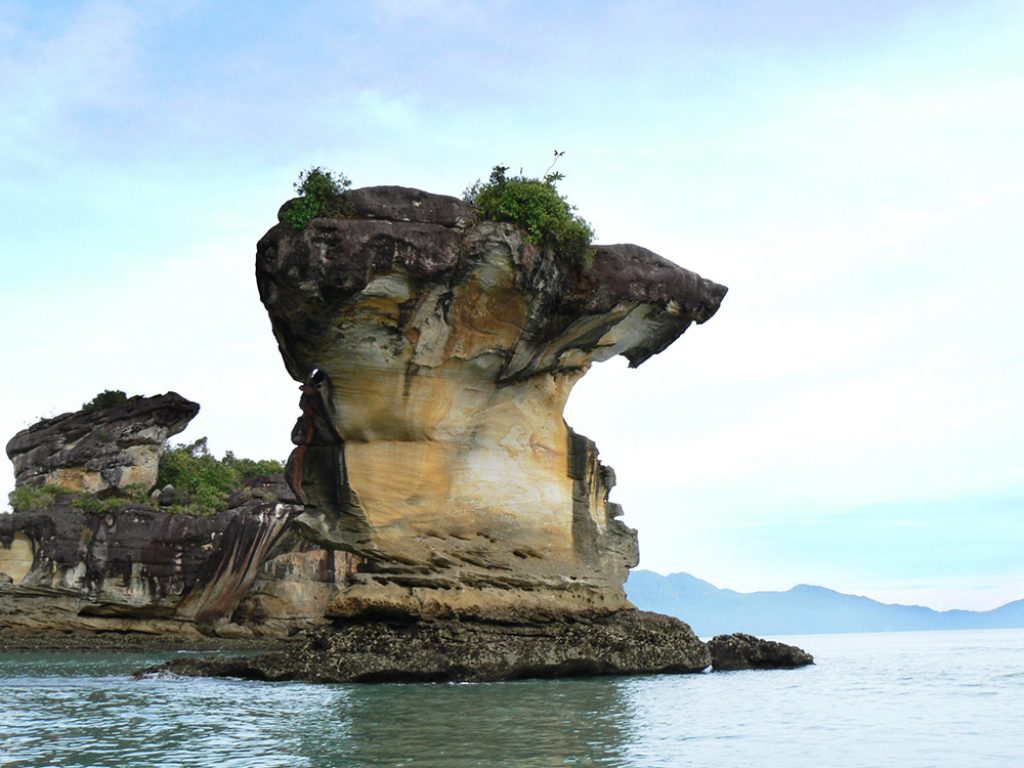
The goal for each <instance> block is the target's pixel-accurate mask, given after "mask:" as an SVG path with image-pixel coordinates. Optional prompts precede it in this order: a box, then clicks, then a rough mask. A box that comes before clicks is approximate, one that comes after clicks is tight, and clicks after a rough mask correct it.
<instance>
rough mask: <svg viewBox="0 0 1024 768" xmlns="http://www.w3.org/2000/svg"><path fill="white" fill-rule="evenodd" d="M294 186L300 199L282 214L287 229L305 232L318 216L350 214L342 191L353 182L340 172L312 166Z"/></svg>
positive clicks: (295, 200) (301, 174)
mask: <svg viewBox="0 0 1024 768" xmlns="http://www.w3.org/2000/svg"><path fill="white" fill-rule="evenodd" d="M293 186H294V187H295V191H296V192H298V193H299V196H298V197H297V198H295V199H294V200H292V201H291V202H290V203H289V204H288V205H287V206H286V207H285V208H284V210H283V211H282V212H281V221H283V222H284V223H285V224H287V225H288V226H290V227H294V228H295V229H305V227H306V226H307V225H308V224H309V222H311V221H312V220H313V219H315V218H316V217H317V216H330V215H347V214H348V213H349V205H348V201H347V200H346V199H345V191H346V190H347V189H348V188H349V187H351V186H352V182H351V181H349V179H348V177H347V176H345V174H343V173H335V172H334V171H329V170H327V169H325V168H321V167H320V166H314V167H312V168H309V169H307V170H305V171H302V172H301V173H300V174H299V180H298V181H297V182H295V184H294V185H293Z"/></svg>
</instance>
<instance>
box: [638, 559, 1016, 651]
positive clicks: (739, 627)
mask: <svg viewBox="0 0 1024 768" xmlns="http://www.w3.org/2000/svg"><path fill="white" fill-rule="evenodd" d="M626 592H627V594H628V595H629V599H630V600H631V601H632V602H633V604H634V605H636V606H637V607H638V608H641V609H643V610H645V611H657V612H658V613H667V614H668V615H670V616H678V617H679V618H681V619H682V620H683V621H685V622H687V623H688V624H689V625H690V626H691V627H693V630H694V632H696V633H697V634H698V635H700V636H701V637H710V636H712V635H718V634H725V633H729V632H749V633H750V634H754V635H799V634H817V633H830V632H898V631H904V630H916V629H993V628H1005V627H1024V600H1016V601H1014V602H1012V603H1007V604H1006V605H1004V606H1002V607H1000V608H996V609H994V610H991V611H935V610H932V609H931V608H925V607H923V606H920V605H889V604H887V603H879V602H877V601H876V600H871V599H869V598H867V597H857V596H855V595H844V594H843V593H841V592H835V591H833V590H831V589H825V588H824V587H812V586H808V585H806V584H800V585H799V586H796V587H793V588H792V589H790V590H788V591H786V592H750V593H745V592H734V591H733V590H731V589H719V588H718V587H716V586H714V585H713V584H709V583H708V582H706V581H701V580H700V579H698V578H696V577H694V576H691V575H690V574H688V573H674V574H672V575H671V576H662V575H661V574H659V573H654V572H652V571H633V572H632V573H631V574H630V577H629V581H627V582H626Z"/></svg>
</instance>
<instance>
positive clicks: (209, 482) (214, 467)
mask: <svg viewBox="0 0 1024 768" xmlns="http://www.w3.org/2000/svg"><path fill="white" fill-rule="evenodd" d="M282 472H284V465H283V464H282V463H281V462H279V461H274V460H273V459H263V460H260V461H254V460H253V459H240V458H237V457H236V456H235V454H233V453H232V452H231V451H228V452H227V453H225V454H224V458H222V459H218V458H216V457H215V456H213V454H211V453H210V451H209V449H208V448H207V445H206V438H205V437H201V438H199V439H198V440H196V441H195V442H194V443H188V444H185V443H181V444H178V445H176V446H174V447H173V448H170V447H168V448H166V449H165V450H164V452H163V454H162V455H161V456H160V469H159V471H158V472H157V477H156V484H157V488H164V487H166V486H168V485H172V486H174V489H175V491H178V492H184V495H185V497H187V499H188V500H187V502H186V504H185V506H186V507H188V508H194V509H196V510H197V511H207V512H219V511H220V510H222V509H227V506H228V501H227V499H228V496H229V495H230V494H231V493H233V492H234V491H237V490H239V489H241V488H242V487H243V486H244V485H245V481H246V480H251V479H253V478H255V477H259V476H260V475H273V474H280V473H282ZM185 511H187V510H185Z"/></svg>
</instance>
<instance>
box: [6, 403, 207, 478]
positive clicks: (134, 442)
mask: <svg viewBox="0 0 1024 768" xmlns="http://www.w3.org/2000/svg"><path fill="white" fill-rule="evenodd" d="M198 412H199V405H198V403H193V402H192V401H191V400H186V399H185V398H183V397H182V396H181V395H179V394H178V393H176V392H168V393H167V394H165V395H156V396H155V397H132V398H128V399H127V401H126V402H124V403H121V404H118V405H114V406H111V407H108V408H99V409H94V410H90V409H83V410H81V411H76V412H75V413H65V414H62V415H60V416H56V417H54V418H52V419H44V420H43V421H40V422H38V423H36V424H33V425H32V426H31V427H28V428H27V429H23V430H22V431H21V432H19V433H18V434H16V435H15V436H14V437H12V438H11V440H10V441H9V442H8V443H7V456H8V457H9V458H10V460H11V462H12V463H13V464H14V478H15V484H16V485H17V486H19V487H20V486H27V487H31V488H38V487H41V486H43V485H46V484H51V485H60V486H63V487H65V488H68V489H70V490H74V491H85V492H89V493H96V492H101V491H106V490H108V489H111V488H114V489H123V488H126V487H127V486H132V485H135V486H143V487H144V488H146V489H149V488H152V487H153V485H154V484H155V483H156V475H157V469H158V466H159V460H160V451H161V449H162V448H163V446H164V444H165V443H166V442H167V438H168V437H170V436H171V435H176V434H178V433H179V432H181V431H182V430H183V429H185V427H186V426H187V425H188V423H189V422H190V421H191V420H192V419H193V418H194V417H195V415H196V414H197V413H198Z"/></svg>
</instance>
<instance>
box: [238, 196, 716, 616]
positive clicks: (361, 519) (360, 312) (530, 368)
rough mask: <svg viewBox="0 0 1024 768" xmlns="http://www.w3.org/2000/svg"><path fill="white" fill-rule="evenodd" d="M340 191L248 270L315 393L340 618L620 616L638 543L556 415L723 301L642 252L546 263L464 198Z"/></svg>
mask: <svg viewBox="0 0 1024 768" xmlns="http://www.w3.org/2000/svg"><path fill="white" fill-rule="evenodd" d="M349 197H350V202H351V203H352V205H353V208H354V210H355V211H356V215H355V217H353V218H320V219H314V220H313V222H312V223H311V224H310V225H309V227H307V228H306V229H303V230H295V229H293V228H291V227H289V226H286V225H278V226H276V227H274V228H273V229H271V230H270V231H269V232H268V233H267V234H266V235H265V236H264V237H263V239H262V240H260V242H259V245H258V247H257V263H256V274H257V282H258V285H259V290H260V297H261V298H262V300H263V303H264V305H265V306H266V308H267V311H268V313H269V314H270V318H271V322H272V325H273V329H274V333H275V335H276V337H277V340H278V343H279V346H280V349H281V354H282V356H283V358H284V362H285V365H286V367H287V369H288V371H289V373H290V374H291V375H292V377H293V378H294V379H295V380H296V381H299V382H301V383H302V387H301V388H302V396H301V400H300V405H301V409H302V414H303V415H302V417H301V418H300V420H299V422H298V424H297V425H296V428H295V430H294V433H293V441H294V442H295V443H296V446H297V447H296V450H295V451H294V452H293V454H292V458H291V460H290V463H289V474H290V480H291V482H292V484H293V488H294V489H295V491H296V493H297V495H298V496H299V498H300V500H301V501H302V503H303V504H304V506H305V509H304V512H303V513H302V514H301V515H300V516H299V517H298V518H297V523H298V524H299V525H300V526H302V528H303V529H304V530H305V532H306V533H307V535H309V536H310V537H311V538H312V539H313V540H315V541H317V542H318V543H320V544H321V545H322V546H325V547H327V548H330V549H336V550H341V551H344V552H347V553H349V554H350V555H351V556H352V561H351V562H352V572H351V573H350V574H349V576H348V578H347V580H346V584H345V586H344V588H343V589H342V590H341V592H340V594H339V595H338V598H337V599H336V600H335V602H334V605H333V606H332V609H331V614H332V616H334V617H336V618H346V617H349V618H350V617H357V616H367V615H374V614H383V615H395V614H402V615H406V616H414V617H420V618H423V617H426V618H437V617H461V618H474V619H498V620H501V621H505V622H508V621H513V622H515V621H523V622H529V621H533V620H535V619H538V618H551V617H555V616H562V615H566V614H569V615H573V614H580V615H601V614H608V613H612V612H614V611H618V610H620V609H623V608H625V607H627V606H628V603H627V601H626V598H625V594H624V592H623V589H622V584H623V581H624V580H625V577H626V574H627V570H628V569H629V568H630V567H632V566H634V565H635V564H636V562H637V548H636V534H635V531H633V530H631V529H630V528H628V527H626V526H625V525H624V524H623V523H622V522H621V521H620V520H619V516H620V514H621V510H620V509H619V507H618V505H616V504H613V503H610V502H609V501H608V492H609V490H610V488H611V487H612V485H613V484H614V474H613V473H612V471H611V470H610V469H608V468H607V467H605V466H603V465H602V464H601V463H600V461H599V459H598V454H597V450H596V448H595V446H594V444H593V443H592V442H590V441H589V440H587V439H586V438H585V437H582V436H580V435H577V434H575V433H574V432H573V431H572V430H571V429H569V427H568V426H567V425H566V424H565V422H564V421H563V419H562V410H563V408H564V406H565V403H566V399H567V398H568V396H569V393H570V391H571V389H572V387H573V385H574V384H575V383H576V382H577V381H578V380H579V379H580V377H581V376H583V375H584V374H585V373H586V372H587V370H588V369H589V367H590V365H591V364H592V363H594V362H596V361H601V360H606V359H608V358H610V357H612V356H614V355H618V354H621V355H624V356H626V357H627V358H628V359H629V361H630V364H631V365H633V366H635V365H639V364H640V363H642V362H643V361H644V360H646V359H647V358H648V357H650V356H651V355H653V354H656V353H658V352H660V351H661V350H663V349H664V348H665V347H667V346H668V345H669V344H670V343H672V341H674V340H675V339H676V338H677V337H678V336H679V335H680V334H681V333H682V332H683V331H684V330H685V329H686V328H687V327H689V326H690V325H691V324H692V323H695V322H696V323H702V322H704V321H706V320H707V319H708V318H710V317H711V316H712V315H713V314H714V313H715V311H716V310H717V308H718V305H719V303H720V301H721V299H722V297H723V296H724V294H725V290H726V289H725V288H723V287H722V286H719V285H716V284H715V283H712V282H711V281H709V280H705V279H703V278H701V277H699V276H698V275H696V274H694V273H692V272H689V271H687V270H685V269H682V268H681V267H678V266H676V265H675V264H673V263H671V262H669V261H667V260H665V259H663V258H661V257H660V256H657V255H656V254H654V253H652V252H650V251H648V250H645V249H643V248H640V247H638V246H634V245H611V246H598V247H596V248H594V249H593V250H592V251H591V252H589V253H588V254H586V255H585V256H583V257H581V258H566V257H564V256H561V255H559V254H557V253H552V252H549V251H542V250H539V249H538V248H537V247H535V246H533V245H531V244H530V243H528V242H526V241H525V240H524V239H523V236H522V233H521V232H520V231H519V230H517V229H516V228H515V227H514V226H512V225H509V224H499V223H494V222H486V221H484V222H477V221H475V211H474V210H473V208H472V207H470V206H468V205H466V204H465V203H462V202H461V201H459V200H456V199H455V198H451V197H445V196H440V195H431V194H428V193H425V192H421V191H419V190H410V189H405V188H401V187H374V188H369V189H363V190H354V191H353V192H351V193H349Z"/></svg>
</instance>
